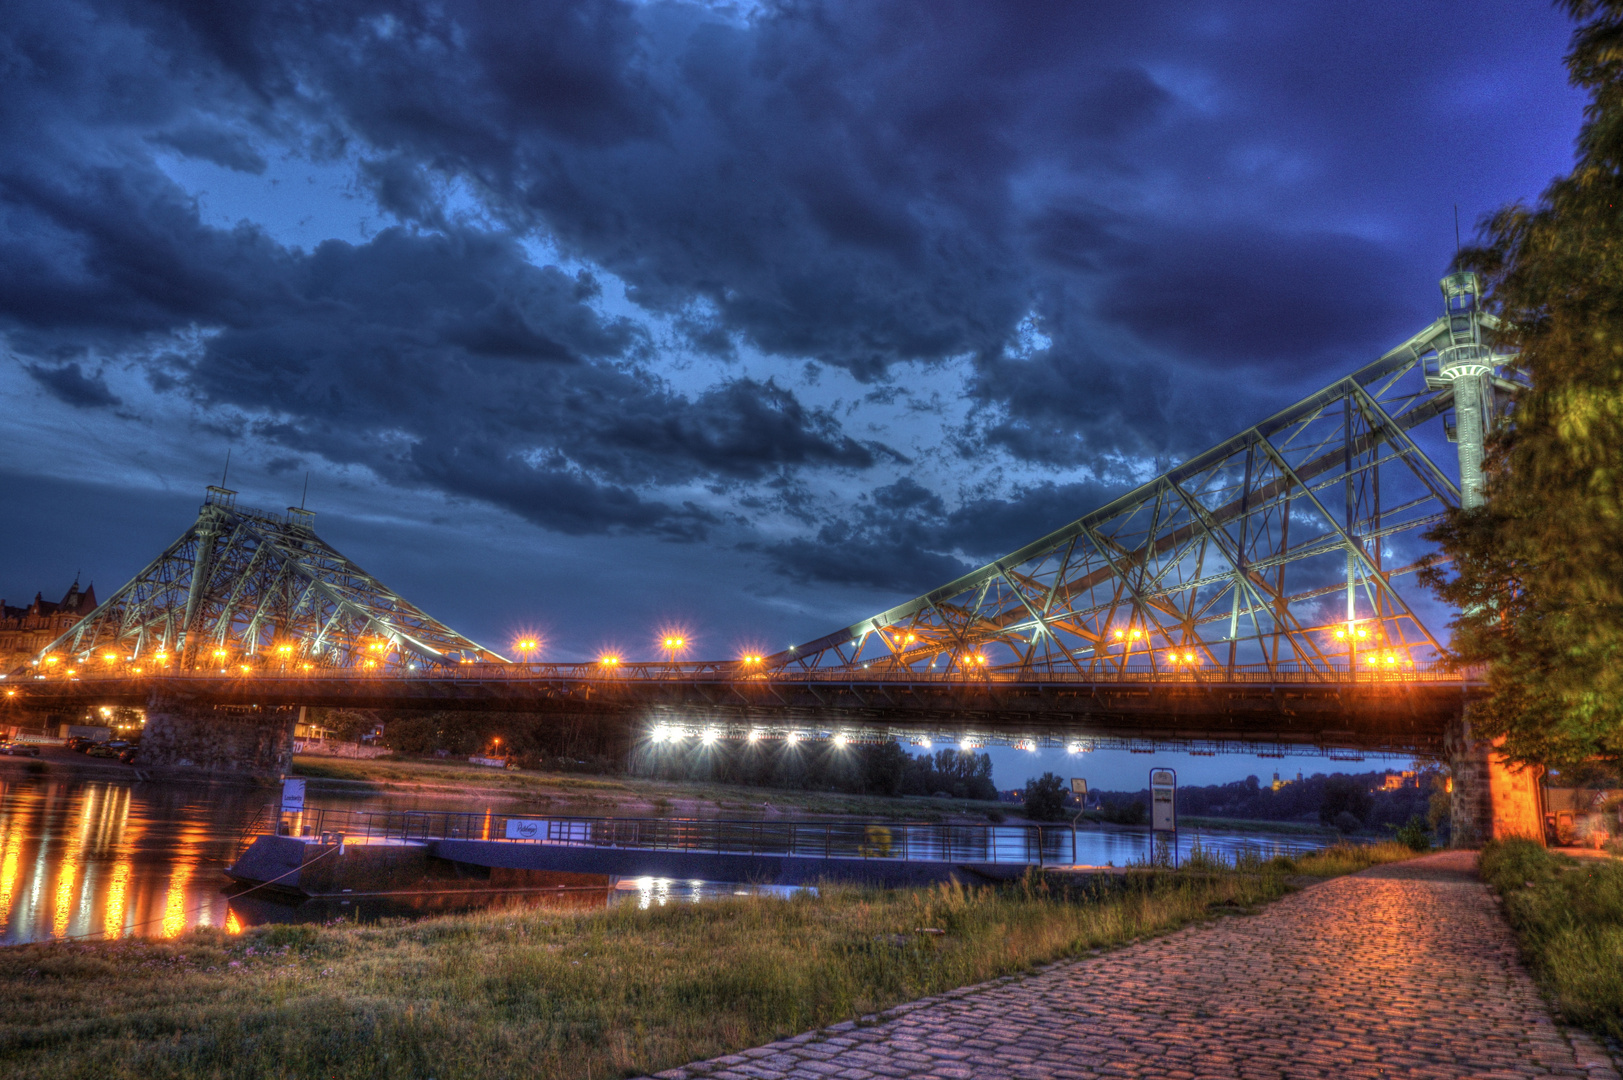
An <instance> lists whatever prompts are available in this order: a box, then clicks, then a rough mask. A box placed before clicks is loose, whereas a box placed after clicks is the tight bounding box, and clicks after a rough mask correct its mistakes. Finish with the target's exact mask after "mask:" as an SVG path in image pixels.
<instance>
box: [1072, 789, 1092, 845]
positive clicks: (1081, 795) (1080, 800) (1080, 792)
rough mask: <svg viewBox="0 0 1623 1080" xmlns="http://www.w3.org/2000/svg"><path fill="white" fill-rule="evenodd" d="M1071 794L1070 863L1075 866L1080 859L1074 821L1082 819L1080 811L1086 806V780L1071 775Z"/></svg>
mask: <svg viewBox="0 0 1623 1080" xmlns="http://www.w3.org/2000/svg"><path fill="white" fill-rule="evenodd" d="M1071 794H1073V795H1075V796H1076V816H1075V817H1073V818H1071V865H1072V866H1077V865H1080V863H1081V860H1080V859H1078V858H1077V857H1076V823H1077V822H1079V821H1081V820H1082V812H1083V811H1084V810H1086V809H1087V808H1088V782H1087V781H1086V780H1083V779H1081V778H1079V777H1075V776H1073V777H1071Z"/></svg>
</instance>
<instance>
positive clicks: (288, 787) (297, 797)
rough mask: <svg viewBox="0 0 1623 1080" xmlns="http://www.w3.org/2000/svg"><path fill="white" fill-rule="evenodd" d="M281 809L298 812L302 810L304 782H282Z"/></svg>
mask: <svg viewBox="0 0 1623 1080" xmlns="http://www.w3.org/2000/svg"><path fill="white" fill-rule="evenodd" d="M282 809H283V810H292V811H294V812H298V811H300V810H303V809H304V781H303V780H291V779H290V780H283V781H282Z"/></svg>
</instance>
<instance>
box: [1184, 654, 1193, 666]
mask: <svg viewBox="0 0 1623 1080" xmlns="http://www.w3.org/2000/svg"><path fill="white" fill-rule="evenodd" d="M1183 662H1184V663H1186V664H1193V663H1194V662H1195V654H1194V653H1192V652H1186V653H1184V654H1183Z"/></svg>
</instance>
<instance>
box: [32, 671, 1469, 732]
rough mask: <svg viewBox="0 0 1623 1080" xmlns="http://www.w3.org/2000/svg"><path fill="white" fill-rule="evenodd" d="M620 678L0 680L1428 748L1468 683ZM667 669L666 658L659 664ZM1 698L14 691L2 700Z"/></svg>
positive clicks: (431, 704)
mask: <svg viewBox="0 0 1623 1080" xmlns="http://www.w3.org/2000/svg"><path fill="white" fill-rule="evenodd" d="M653 667H654V668H657V669H661V670H657V671H655V672H653V673H651V674H645V675H644V674H637V673H634V672H632V671H629V670H627V671H622V672H620V673H618V674H616V675H611V676H602V675H601V674H599V675H598V676H597V677H591V678H588V677H584V676H581V675H578V674H574V673H572V672H567V673H566V672H562V671H559V672H543V671H535V670H531V669H526V668H522V667H519V668H518V670H514V669H513V668H504V669H496V670H490V669H489V668H486V669H484V670H480V671H467V672H463V671H453V672H450V673H424V674H417V675H412V676H393V675H390V676H357V675H332V674H320V675H314V676H306V675H300V674H275V673H263V672H259V673H254V674H251V675H242V676H235V677H233V676H223V675H159V676H154V675H145V676H135V675H130V674H115V675H106V676H94V677H82V678H62V677H56V678H25V679H17V678H12V679H8V680H6V683H5V685H6V687H7V690H8V696H7V697H6V699H5V700H6V703H7V704H8V705H10V706H12V707H18V708H31V709H51V708H57V707H75V706H80V705H100V704H123V705H135V706H143V705H147V704H149V703H151V702H153V701H163V702H167V703H177V704H184V705H188V706H191V707H201V708H209V707H223V708H248V707H260V708H263V707H276V706H332V707H351V708H379V709H401V710H412V709H415V710H424V709H433V710H467V711H509V712H539V713H549V712H550V713H570V714H577V715H579V714H596V715H599V716H600V717H602V718H604V719H605V720H610V721H612V722H615V723H620V724H625V725H631V726H634V725H638V724H640V725H644V726H646V727H648V728H652V727H653V726H654V725H656V724H664V725H666V726H667V727H668V728H669V729H670V730H672V731H673V732H682V733H692V734H698V733H699V732H700V731H701V730H710V731H712V732H714V734H715V735H716V737H719V738H733V737H744V736H745V735H747V734H748V733H749V732H752V731H753V732H756V733H757V734H758V735H764V736H766V737H775V736H781V735H787V734H790V733H794V734H798V735H802V736H806V737H811V738H818V737H824V736H830V735H834V734H842V733H843V734H846V735H847V736H848V737H851V738H856V739H862V738H869V737H872V738H891V737H903V738H906V737H909V736H912V735H917V734H920V733H943V732H955V733H962V734H965V735H980V736H985V737H997V738H1001V739H1004V740H1009V739H1014V740H1019V739H1030V740H1038V741H1052V740H1061V741H1063V740H1073V739H1085V738H1089V737H1096V738H1109V739H1119V740H1135V739H1142V740H1150V741H1153V742H1158V743H1167V742H1182V743H1195V742H1208V743H1216V744H1221V743H1224V742H1231V741H1240V742H1247V743H1274V744H1281V745H1284V746H1312V747H1321V748H1346V749H1349V750H1365V751H1379V750H1393V751H1396V752H1423V753H1431V752H1436V751H1437V750H1438V749H1440V747H1441V741H1442V734H1443V731H1444V730H1445V728H1446V727H1447V726H1448V724H1449V723H1450V722H1451V721H1453V720H1455V719H1457V718H1458V717H1459V715H1460V713H1461V709H1462V707H1463V705H1464V702H1465V701H1466V700H1468V698H1469V697H1470V696H1471V695H1473V694H1474V693H1477V692H1479V691H1480V690H1481V689H1482V686H1483V684H1482V683H1481V682H1480V681H1479V680H1477V679H1474V678H1469V677H1465V676H1462V675H1460V674H1458V673H1453V672H1445V671H1441V670H1425V671H1413V670H1411V671H1405V672H1403V673H1402V674H1399V673H1396V672H1393V673H1385V672H1382V673H1368V672H1348V671H1328V672H1326V671H1274V672H1252V671H1248V672H1236V673H1232V674H1231V673H1223V672H1214V673H1213V674H1211V675H1206V674H1204V673H1201V672H1179V673H1175V674H1171V673H1163V674H1161V675H1158V676H1157V675H1151V674H1150V673H1138V672H1123V673H1118V674H1107V675H1093V676H1087V677H1082V676H1078V675H1064V674H1046V673H1037V672H1032V673H1021V674H1018V675H1005V674H998V673H993V674H989V675H986V676H982V677H978V678H973V679H965V678H961V677H954V676H929V675H920V674H917V673H909V672H905V671H901V672H896V673H894V674H890V673H886V672H873V673H871V674H870V673H867V672H854V671H840V672H833V671H829V672H815V671H813V672H797V673H783V674H774V675H772V676H764V675H747V676H740V675H739V674H738V673H736V672H728V671H724V670H675V669H673V668H666V667H665V666H663V665H653ZM673 667H674V666H673ZM11 691H15V693H11Z"/></svg>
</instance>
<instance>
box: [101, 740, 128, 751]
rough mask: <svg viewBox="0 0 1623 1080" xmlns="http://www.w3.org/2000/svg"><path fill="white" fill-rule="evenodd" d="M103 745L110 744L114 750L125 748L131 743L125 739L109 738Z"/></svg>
mask: <svg viewBox="0 0 1623 1080" xmlns="http://www.w3.org/2000/svg"><path fill="white" fill-rule="evenodd" d="M102 745H103V746H110V747H112V748H113V749H114V750H123V749H124V748H125V747H127V746H129V745H130V744H129V743H128V742H127V741H126V740H124V739H108V740H107V741H106V742H104V743H102Z"/></svg>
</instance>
